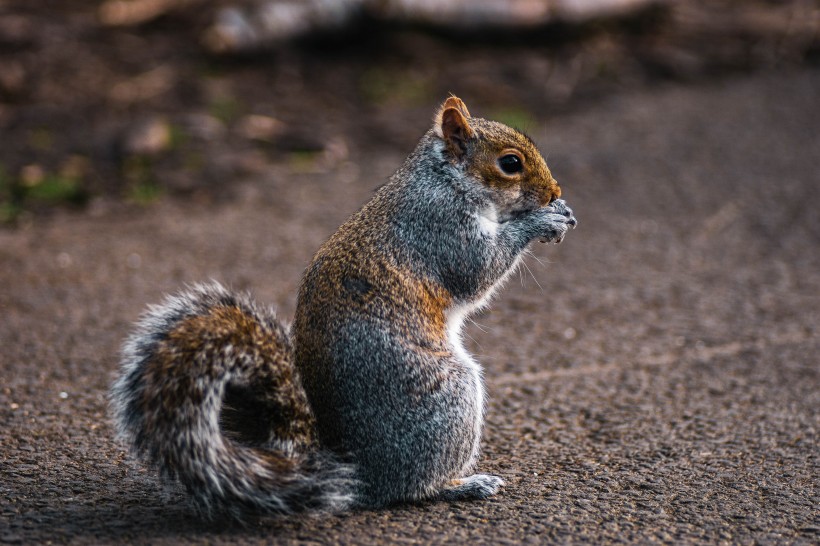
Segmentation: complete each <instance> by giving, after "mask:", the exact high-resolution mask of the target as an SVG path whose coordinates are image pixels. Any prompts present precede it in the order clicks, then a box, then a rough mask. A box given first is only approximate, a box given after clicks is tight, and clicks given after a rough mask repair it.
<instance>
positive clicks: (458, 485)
mask: <svg viewBox="0 0 820 546" xmlns="http://www.w3.org/2000/svg"><path fill="white" fill-rule="evenodd" d="M503 485H504V480H502V479H501V478H499V477H498V476H493V475H491V474H473V475H472V476H468V477H466V478H460V479H458V480H453V481H451V482H450V483H449V485H448V486H447V487H446V488H445V489H444V490H443V491H441V492H440V493H439V494H438V496H437V497H438V498H439V499H440V500H444V501H461V500H480V499H486V498H488V497H491V496H493V495H495V494H496V493H498V490H499V489H501V487H502V486H503Z"/></svg>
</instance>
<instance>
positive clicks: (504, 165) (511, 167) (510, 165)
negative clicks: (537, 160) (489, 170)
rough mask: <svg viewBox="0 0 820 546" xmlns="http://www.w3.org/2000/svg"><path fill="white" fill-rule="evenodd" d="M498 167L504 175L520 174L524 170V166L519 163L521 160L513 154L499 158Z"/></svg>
mask: <svg viewBox="0 0 820 546" xmlns="http://www.w3.org/2000/svg"><path fill="white" fill-rule="evenodd" d="M498 166H499V167H501V170H502V171H504V173H505V174H515V173H520V172H521V171H522V170H524V164H523V163H522V162H521V158H520V157H518V156H517V155H515V154H507V155H502V156H501V157H499V158H498Z"/></svg>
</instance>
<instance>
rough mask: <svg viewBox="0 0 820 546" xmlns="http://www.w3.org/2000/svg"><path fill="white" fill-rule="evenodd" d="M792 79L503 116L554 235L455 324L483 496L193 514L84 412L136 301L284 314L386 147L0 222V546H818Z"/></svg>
mask: <svg viewBox="0 0 820 546" xmlns="http://www.w3.org/2000/svg"><path fill="white" fill-rule="evenodd" d="M818 90H820V72H818V71H817V70H816V69H809V68H806V69H801V70H795V71H791V72H781V73H768V74H760V75H752V76H745V77H739V78H736V79H724V80H721V81H718V82H712V83H708V84H700V85H692V86H684V85H669V86H666V87H659V88H654V89H651V90H643V91H638V92H634V93H626V94H622V95H618V96H613V97H609V98H606V99H605V100H601V101H600V102H598V103H596V104H594V105H590V106H589V107H588V108H585V109H584V110H583V111H578V112H575V113H572V114H568V115H564V116H560V117H556V118H550V119H542V120H541V121H540V124H539V125H537V126H535V127H530V128H529V132H530V133H531V135H532V136H533V138H534V139H535V140H536V141H537V142H538V143H539V145H540V146H541V148H542V149H543V150H544V152H545V154H546V155H547V157H548V162H549V164H550V166H551V168H552V170H553V172H554V174H555V175H556V177H557V178H558V180H559V181H561V183H562V187H563V189H564V196H565V197H566V199H567V201H568V203H569V204H570V205H571V206H572V207H573V209H574V210H575V212H576V215H577V217H578V219H579V221H580V226H579V228H578V229H577V230H575V231H574V232H572V233H570V234H569V235H568V237H567V239H566V240H565V242H564V243H563V244H561V245H560V246H544V245H540V244H536V245H535V246H534V247H533V249H532V250H533V256H532V257H531V258H529V259H528V260H527V268H525V269H524V270H522V272H521V274H520V276H514V277H513V278H512V280H511V281H510V283H509V286H507V287H506V289H505V290H503V291H502V293H501V294H500V295H499V297H498V298H497V300H496V302H495V303H494V305H493V306H492V309H491V310H490V311H489V312H487V313H486V314H484V315H483V316H480V317H477V318H476V320H475V324H473V325H471V326H470V327H469V328H468V332H467V333H468V334H469V336H470V341H469V343H468V345H469V347H470V349H471V350H472V351H473V352H474V353H475V354H476V355H477V356H478V359H479V360H480V361H481V362H482V363H483V364H484V366H485V368H486V379H487V384H488V391H489V396H490V403H489V411H488V415H487V425H486V430H485V438H484V442H483V445H484V452H483V456H482V460H481V463H480V470H481V471H484V472H491V473H496V474H499V475H501V476H502V477H503V478H504V479H505V480H506V482H507V485H506V487H505V488H504V489H503V490H502V491H501V493H500V494H499V495H498V496H496V497H494V498H493V499H491V500H488V501H485V502H472V503H454V504H448V503H425V504H420V505H412V506H401V507H396V508H391V509H386V510H379V511H364V512H356V513H350V514H345V515H339V516H324V517H311V516H299V517H290V518H278V519H276V518H273V519H265V520H259V521H252V522H249V523H248V524H247V525H246V526H238V525H235V524H229V523H226V522H221V521H216V522H210V523H208V522H203V521H202V520H200V519H198V518H197V517H196V516H195V514H194V512H193V511H192V510H191V508H190V506H189V505H188V504H187V502H186V500H185V496H184V495H183V494H182V492H180V491H178V490H177V489H175V488H173V487H172V488H167V487H163V486H162V485H161V484H160V483H159V482H158V480H157V479H156V478H155V476H154V475H153V474H152V473H150V472H148V471H146V470H145V469H144V468H143V467H142V466H141V465H140V464H138V463H136V462H134V461H132V460H131V459H129V457H128V456H127V455H126V452H125V446H123V445H122V444H121V443H120V442H119V441H117V440H116V439H115V438H114V434H113V429H112V424H111V420H110V418H109V416H108V413H107V401H106V394H107V390H108V387H109V385H110V383H111V381H112V380H113V378H114V377H115V373H116V368H117V351H118V347H119V344H120V342H121V340H122V339H123V337H124V336H125V334H126V332H127V331H128V330H129V328H130V324H131V322H132V321H133V320H135V319H136V318H137V316H138V315H139V313H140V311H141V310H142V309H143V307H144V305H145V304H146V303H149V302H155V301H157V300H158V299H160V298H161V296H162V295H163V294H164V293H166V292H169V291H173V290H175V289H177V288H179V287H180V286H182V285H183V284H184V283H186V282H194V281H197V280H203V279H208V278H215V279H219V280H222V281H223V282H226V283H229V284H231V285H233V286H234V287H236V288H242V289H251V290H252V291H253V292H254V293H255V294H256V296H257V297H258V298H259V299H260V300H263V301H267V302H270V303H273V304H275V305H276V306H277V307H278V308H279V310H280V314H281V315H282V316H284V317H291V316H292V314H293V306H294V301H295V293H296V286H297V283H298V279H299V276H300V273H301V271H302V270H303V268H304V267H305V265H306V264H307V263H308V261H309V259H310V257H311V254H312V253H313V252H314V251H315V249H316V248H317V247H318V246H319V244H320V243H321V242H322V241H323V240H324V239H325V238H326V237H327V236H329V235H330V233H331V232H332V231H333V229H334V228H335V227H336V226H337V225H339V224H340V223H341V222H342V221H343V220H344V219H345V218H346V217H347V215H349V214H350V213H351V212H353V211H354V210H355V209H356V208H357V207H358V206H359V205H360V204H361V203H363V202H364V201H365V200H366V199H367V197H368V195H370V193H371V192H372V190H373V188H374V187H376V186H377V185H378V184H379V183H380V182H381V181H383V180H384V179H385V177H386V176H388V175H389V174H390V173H391V172H392V170H393V169H395V168H396V167H397V166H398V165H399V162H400V161H401V160H402V158H403V156H404V155H405V154H406V153H408V152H409V150H410V147H409V146H408V148H407V149H396V150H395V151H393V152H391V153H387V154H381V153H380V154H379V155H378V157H373V156H371V155H369V154H366V153H359V154H354V156H353V157H352V158H351V161H350V162H349V163H346V164H344V165H343V166H342V167H340V168H338V169H333V170H331V171H329V172H324V173H321V172H320V173H310V172H294V171H293V170H292V169H291V168H290V167H288V166H287V165H282V166H278V167H277V166H275V167H274V168H272V169H271V172H269V173H268V174H267V175H266V176H265V177H263V178H262V179H260V180H256V181H255V182H254V183H250V182H249V183H248V184H247V185H244V186H243V187H242V188H240V189H239V190H238V197H237V198H236V199H234V200H232V201H231V202H229V203H224V204H213V203H211V204H207V203H205V204H203V203H198V202H193V203H191V202H188V203H186V202H182V201H180V200H173V199H169V200H165V201H162V202H160V203H158V204H154V205H152V206H150V207H147V208H144V209H120V208H113V209H112V208H106V207H94V206H93V205H92V207H91V209H90V210H88V211H86V212H85V213H64V214H58V215H56V216H54V217H52V218H50V219H47V220H43V221H38V222H34V223H33V224H31V225H28V226H24V227H23V228H19V229H6V230H4V231H0V317H2V318H0V345H1V346H2V351H0V423H1V424H2V426H0V470H1V471H2V481H0V506H2V508H0V542H4V543H25V544H34V543H46V542H48V541H53V542H58V543H60V542H74V543H112V544H113V543H123V542H128V543H150V544H171V543H173V544H177V543H188V542H208V543H214V544H221V543H249V544H252V543H280V542H281V543H326V544H364V543H367V544H374V543H375V544H378V543H419V544H427V543H438V542H470V543H473V544H476V543H493V544H505V543H539V544H540V543H550V542H554V543H589V544H601V543H606V542H627V543H648V542H667V543H684V542H693V543H737V544H751V543H761V544H766V543H772V544H784V543H786V544H789V543H795V544H812V543H818V541H820V516H819V515H818V506H820V487H818V481H819V476H820V472H818V469H819V465H818V454H819V452H820V450H819V449H818V440H817V432H818V426H820V381H818V369H819V368H820V366H818V354H819V351H818V350H819V349H820V336H818V324H819V322H818V318H820V316H819V315H820V214H819V213H818V209H819V208H820V190H819V189H818V187H820V175H818V165H820V140H818V132H819V131H820V129H819V128H820V92H818ZM463 98H465V99H467V102H468V104H469V96H464V97H463ZM433 107H434V105H431V110H432V108H433ZM471 109H474V107H473V106H471ZM474 113H475V114H477V115H481V112H480V111H476V112H474ZM391 154H392V155H391Z"/></svg>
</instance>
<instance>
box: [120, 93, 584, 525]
mask: <svg viewBox="0 0 820 546" xmlns="http://www.w3.org/2000/svg"><path fill="white" fill-rule="evenodd" d="M454 105H455V107H456V108H458V112H460V114H458V113H456V114H455V115H452V114H453V112H454V111H453V110H452V108H453V107H454ZM447 108H449V109H450V110H447V112H446V113H447V115H448V118H447V125H446V127H445V123H444V122H443V121H442V119H443V117H442V115H443V114H442V113H441V112H443V111H445V109H447ZM468 118H469V114H468V112H467V110H466V106H464V105H463V103H462V102H461V101H460V100H458V99H456V98H454V97H452V98H450V99H448V100H447V102H445V105H443V106H442V109H441V110H440V112H439V115H438V119H437V122H436V123H437V125H434V128H433V129H431V130H430V131H429V132H428V133H427V134H426V135H425V136H424V137H423V138H422V139H421V141H420V142H419V144H418V146H417V147H416V149H415V150H414V152H413V153H412V154H411V155H410V156H409V157H408V158H407V160H406V161H405V163H404V164H403V166H402V167H401V168H400V169H399V170H398V171H397V172H396V174H394V175H393V177H391V179H390V181H389V182H388V183H387V184H385V185H384V186H383V187H382V188H380V189H379V190H378V191H377V193H376V195H375V196H374V198H373V199H372V200H371V201H370V202H369V203H367V204H366V205H365V206H364V207H363V208H362V209H361V210H360V211H359V212H357V213H356V214H354V215H353V216H352V217H351V218H350V219H349V220H348V221H347V222H346V223H345V224H344V225H342V226H341V227H340V228H339V230H338V231H337V233H336V234H335V235H334V236H333V237H331V239H330V240H329V241H328V242H326V243H325V244H324V245H323V246H322V248H320V249H319V251H318V252H317V254H316V256H315V257H314V259H313V261H312V263H311V264H310V266H309V267H308V269H307V271H306V272H305V275H304V277H303V279H302V283H301V285H300V289H299V296H298V300H297V308H296V316H295V320H294V324H293V327H292V331H291V332H290V333H288V332H287V331H286V330H285V329H284V328H283V327H282V326H281V324H280V323H279V322H278V321H277V320H276V317H275V315H274V313H273V312H272V311H271V310H269V309H267V308H263V307H260V306H258V305H256V304H255V303H254V302H253V301H251V300H250V299H249V298H248V297H247V296H244V295H236V294H233V293H231V292H229V291H227V290H225V289H224V288H223V287H221V286H220V285H218V284H216V283H212V284H207V285H197V286H194V287H192V288H191V289H189V290H187V291H184V292H182V293H181V294H179V295H178V296H175V297H172V298H168V299H167V300H166V301H165V302H164V303H163V304H162V305H160V306H158V307H152V308H150V309H149V312H148V313H146V314H145V315H144V316H143V318H142V319H141V320H140V322H139V323H138V324H137V328H136V330H135V331H134V332H133V333H132V334H131V336H130V337H129V338H128V340H127V341H126V343H125V345H124V348H123V354H122V376H121V377H120V378H119V380H117V382H116V383H115V385H114V387H113V390H112V401H113V408H114V414H115V418H116V420H117V423H118V428H119V431H120V434H121V435H122V436H123V437H124V438H125V439H126V440H127V441H129V443H130V444H131V446H132V448H133V450H134V451H135V452H136V454H138V455H140V456H143V457H144V458H145V459H146V460H147V461H148V462H149V463H151V464H152V465H154V466H156V467H158V468H159V469H160V471H161V473H162V474H163V475H165V476H168V477H171V478H176V479H178V480H179V481H181V482H182V483H183V484H184V485H185V486H186V487H187V488H188V489H189V491H190V492H191V494H192V495H193V497H194V498H195V500H196V501H197V503H198V505H199V506H200V507H202V508H203V510H204V511H205V512H207V513H211V512H212V511H214V510H219V511H227V512H229V513H233V514H236V515H241V514H242V513H243V512H244V511H245V510H246V509H251V510H256V511H262V512H269V513H287V512H292V511H296V510H304V509H309V510H331V511H332V510H342V509H346V508H349V507H352V506H384V505H388V504H391V503H395V502H402V501H408V500H420V499H440V500H448V501H455V500H465V499H483V498H486V497H488V496H490V495H493V494H495V493H496V492H497V491H498V489H499V488H500V487H501V486H502V485H503V483H504V482H503V480H501V478H499V477H497V476H491V475H486V474H472V475H471V474H470V473H471V472H472V470H473V468H474V467H475V464H476V462H477V460H478V456H479V451H480V439H481V433H482V428H483V423H484V406H485V397H486V394H485V389H484V381H483V378H482V369H481V367H480V365H479V364H478V363H477V362H476V361H475V360H474V359H473V358H472V357H471V356H470V355H469V354H468V353H467V352H466V350H465V349H464V347H463V346H462V343H461V337H460V336H461V328H462V325H463V323H464V321H465V319H466V318H467V317H468V316H469V315H470V314H472V313H474V312H476V311H477V310H478V309H481V308H482V307H483V306H485V305H486V304H487V303H488V302H489V300H490V299H491V297H492V295H493V294H494V292H495V291H496V290H497V289H498V288H499V287H500V286H501V285H502V284H503V282H504V281H505V279H506V278H507V277H508V276H509V275H510V273H511V272H512V271H514V270H515V268H516V267H517V265H518V264H519V261H520V259H521V256H522V254H523V253H524V251H525V250H526V248H527V246H528V245H529V244H530V243H531V242H532V241H533V240H535V239H540V240H543V241H554V242H560V241H561V240H562V239H563V237H564V235H565V234H566V232H567V230H568V229H569V228H571V227H574V226H575V225H576V223H577V222H576V220H575V218H574V216H573V214H572V211H571V210H570V209H569V208H568V207H567V206H566V203H564V202H563V201H561V200H555V197H557V196H558V195H560V189H559V188H558V186H557V183H556V182H555V181H554V179H552V177H551V174H550V173H549V170H548V169H547V167H546V164H545V163H544V161H543V159H542V158H541V155H540V154H539V153H538V151H537V150H536V149H535V147H534V145H532V142H531V141H530V140H529V139H528V138H527V137H525V136H524V135H522V134H520V133H518V132H516V131H514V130H512V129H510V128H508V127H506V126H503V125H501V124H498V123H495V122H491V121H486V120H482V119H479V118H469V122H468V121H467V119H468ZM459 123H462V124H465V125H462V126H459V125H458V124H459ZM467 123H469V127H468V126H466V124H467ZM453 131H455V132H453ZM511 147H513V148H515V149H516V150H519V151H518V152H517V153H521V154H523V155H522V157H524V156H526V157H524V161H526V162H527V164H528V165H529V167H530V168H531V171H529V172H530V178H529V179H526V180H524V179H523V178H520V177H519V178H520V181H519V182H517V183H511V181H515V180H519V178H515V177H513V176H510V177H507V178H505V175H504V174H503V173H502V172H501V171H498V172H497V174H492V173H496V171H495V170H494V169H497V168H498V166H497V165H496V164H495V163H492V162H494V161H495V159H494V158H493V157H494V156H492V154H490V155H489V156H488V153H489V152H487V150H490V151H491V152H492V153H500V154H503V153H508V152H504V151H503V150H509V149H510V148H511ZM499 150H501V151H499ZM487 157H490V158H491V159H490V161H491V163H487V159H486V158H487ZM481 161H483V162H484V163H479V162H481ZM476 173H490V174H489V175H487V176H491V177H497V178H498V180H495V179H494V180H491V181H488V180H483V179H478V178H477V176H478V175H477V174H476ZM481 176H484V175H481ZM490 182H493V183H490ZM545 203H549V204H548V205H545ZM197 328H199V330H197ZM232 388H240V389H243V388H248V389H250V391H249V392H251V396H250V398H251V402H253V404H252V405H251V410H253V411H252V412H251V415H252V418H253V419H254V420H256V421H260V422H259V425H260V426H261V428H262V435H261V436H259V435H255V436H254V435H250V436H243V434H240V432H241V431H240V430H239V429H238V428H235V427H234V428H232V425H226V424H225V423H226V422H227V421H225V420H224V419H223V421H222V422H221V421H220V419H221V415H223V414H224V413H225V411H226V410H225V409H224V408H223V405H224V404H225V401H226V400H228V399H230V398H231V396H230V391H231V389H232ZM229 405H230V404H229ZM229 409H230V408H229ZM240 409H241V408H240ZM257 410H258V411H257ZM239 413H240V415H242V416H243V418H248V415H249V414H248V413H247V412H246V413H244V414H243V413H242V412H241V411H240V412H239ZM221 425H222V426H221ZM240 428H241V427H240ZM223 429H224V430H223Z"/></svg>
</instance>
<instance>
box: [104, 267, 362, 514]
mask: <svg viewBox="0 0 820 546" xmlns="http://www.w3.org/2000/svg"><path fill="white" fill-rule="evenodd" d="M121 373H122V375H121V376H120V378H119V379H118V380H117V381H116V383H115V384H114V386H113V389H112V405H113V409H114V414H115V419H116V421H117V425H118V429H119V432H120V434H121V436H123V437H124V438H125V439H126V440H127V441H129V443H130V445H131V447H132V450H133V451H134V452H135V453H136V454H137V455H139V456H140V457H142V458H144V459H145V460H147V461H148V462H149V463H150V464H151V465H153V466H155V467H157V468H158V469H159V470H160V472H161V473H162V474H163V475H164V476H166V477H170V478H173V479H178V480H179V481H180V482H181V483H182V484H183V485H185V487H186V488H187V489H188V491H189V492H190V493H191V495H192V496H193V497H194V499H195V501H196V503H197V505H198V507H199V508H200V509H201V510H202V511H204V512H205V513H206V514H208V515H211V514H213V513H214V512H228V513H232V514H234V515H237V516H239V515H242V514H243V513H245V512H247V511H252V512H263V513H289V512H295V511H301V510H319V511H339V510H344V509H346V508H348V507H349V506H350V505H351V504H352V503H353V500H354V499H353V497H354V491H355V487H356V483H355V480H354V478H353V469H352V467H350V466H349V465H345V464H342V463H340V462H338V461H337V460H335V459H334V458H333V456H332V455H330V454H328V453H324V452H322V451H319V450H318V449H317V448H316V447H315V445H314V444H313V438H312V434H313V423H312V416H311V413H310V409H309V406H308V404H307V399H306V396H305V394H304V391H303V390H302V387H301V384H300V382H299V379H298V376H297V374H296V370H295V368H294V365H293V350H292V347H291V344H290V339H289V336H288V333H287V331H286V330H285V329H284V328H283V327H282V326H281V324H279V322H278V321H277V320H276V317H275V315H274V313H273V312H272V311H271V310H268V309H263V308H261V307H258V306H257V305H255V304H254V303H253V302H252V301H251V300H250V298H248V297H246V296H244V295H237V294H233V293H231V292H229V291H228V290H226V289H225V288H223V287H222V286H220V285H219V284H217V283H211V284H206V285H197V286H194V287H192V288H190V289H189V290H186V291H184V292H182V293H180V294H178V295H177V296H174V297H169V298H167V299H166V300H165V302H163V303H162V304H161V305H159V306H153V307H150V308H149V310H148V312H147V313H146V314H145V315H143V317H142V318H141V320H140V321H139V322H138V324H137V327H136V329H135V331H134V332H133V333H132V334H131V336H130V337H129V338H128V339H127V341H126V342H125V344H124V346H123V351H122V371H121Z"/></svg>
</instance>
